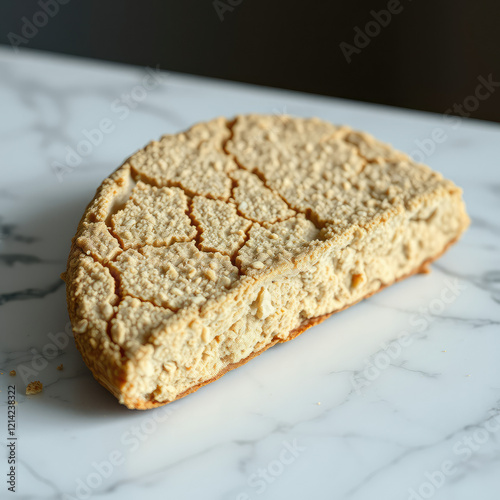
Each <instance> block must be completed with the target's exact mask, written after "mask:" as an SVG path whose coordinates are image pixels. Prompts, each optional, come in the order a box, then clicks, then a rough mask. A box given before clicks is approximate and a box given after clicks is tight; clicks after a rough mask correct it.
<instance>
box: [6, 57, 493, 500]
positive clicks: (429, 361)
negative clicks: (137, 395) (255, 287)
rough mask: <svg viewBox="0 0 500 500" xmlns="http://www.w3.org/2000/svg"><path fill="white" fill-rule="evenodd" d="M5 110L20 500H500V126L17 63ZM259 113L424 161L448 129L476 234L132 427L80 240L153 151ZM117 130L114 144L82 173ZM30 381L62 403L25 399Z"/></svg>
mask: <svg viewBox="0 0 500 500" xmlns="http://www.w3.org/2000/svg"><path fill="white" fill-rule="evenodd" d="M145 79H148V80H145ZM146 81H147V82H148V83H149V89H147V90H144V88H145V87H144V82H146ZM140 87H142V89H143V90H141V89H140ZM464 97H465V96H464ZM0 103H1V110H2V118H3V119H2V120H0V168H1V173H2V176H1V181H0V277H1V278H0V328H1V330H0V331H1V334H0V335H1V337H0V338H1V347H0V371H1V372H2V375H0V389H1V391H2V392H1V393H0V443H1V444H2V446H4V447H5V446H6V445H7V442H8V440H7V438H8V435H7V406H6V405H7V387H8V386H9V385H11V384H15V386H16V390H17V396H16V400H17V405H16V419H17V429H16V432H17V438H18V441H17V443H18V447H17V457H16V458H17V462H16V474H17V478H16V494H15V495H13V494H11V493H9V492H8V491H7V486H8V485H7V483H6V482H2V484H1V485H0V498H2V499H3V498H9V495H11V496H12V498H17V499H23V500H24V499H25V500H28V499H30V500H31V499H33V500H35V499H36V500H38V499H43V500H49V499H69V498H80V499H81V498H99V499H109V500H113V499H120V500H123V499H125V500H126V499H135V498H142V497H145V498H173V499H190V500H191V499H194V498H203V499H209V500H211V499H217V500H219V499H221V500H245V499H247V500H248V499H284V498H287V499H288V498H290V499H303V498H317V499H351V500H364V499H369V500H379V499H380V500H393V499H394V500H396V499H398V500H399V499H408V500H419V499H421V498H433V499H438V500H440V499H443V500H449V499H452V500H470V499H471V498H480V499H481V500H493V499H495V500H496V499H498V498H499V495H500V474H499V471H500V363H499V362H498V360H499V358H500V224H499V222H498V216H499V212H500V170H499V158H500V127H499V126H497V125H494V124H488V123H481V122H477V121H469V120H461V121H460V122H459V123H458V124H454V125H453V124H452V122H449V121H446V120H444V119H443V117H441V116H439V115H430V114H425V113H419V112H411V111H404V110H399V109H394V108H387V107H382V106H375V105H368V104H361V103H355V102H349V101H343V100H337V99H331V98H323V97H315V96H307V95H304V94H299V93H293V92H286V91H279V90H271V89H264V88H259V87H254V86H249V85H243V84H231V83H227V82H222V81H215V80H208V79H202V78H196V77H187V76H181V75H177V74H172V73H167V72H158V71H156V70H155V69H152V68H150V69H146V68H130V67H127V66H122V65H117V64H109V63H102V62H91V61H86V60H83V59H78V58H70V57H61V56H54V55H49V54H43V53H40V52H31V51H20V52H19V53H14V52H12V51H11V50H9V49H7V48H3V49H0ZM451 104H453V103H450V105H451ZM484 105H487V103H484ZM244 112H263V113H283V112H287V113H290V114H296V115H301V116H312V115H314V116H319V117H321V118H324V119H326V120H330V121H332V122H335V123H345V124H348V125H350V126H352V127H354V128H359V129H363V130H366V131H369V132H371V133H373V134H374V135H376V136H377V137H379V138H381V139H382V140H385V141H387V142H390V143H392V144H394V145H395V146H396V147H398V148H400V149H402V150H404V151H407V152H412V151H414V150H415V149H416V148H417V147H418V144H419V142H418V141H422V140H423V139H425V138H426V137H429V136H431V134H432V131H433V130H435V129H436V128H437V127H439V128H443V129H444V130H445V132H446V135H447V140H446V141H444V142H442V143H439V144H436V145H435V146H436V147H435V149H434V151H433V153H432V154H430V155H427V158H426V162H427V163H428V164H430V165H431V166H432V167H433V168H435V169H436V170H439V171H441V172H442V173H443V174H444V175H445V176H447V177H449V178H451V179H453V180H454V181H456V182H457V183H458V184H459V185H461V186H462V187H463V188H464V193H465V195H464V196H465V200H466V203H467V207H468V210H469V213H470V214H471V218H472V226H471V228H470V229H469V231H468V232H467V233H466V235H465V236H464V237H463V238H462V240H461V241H460V242H459V243H458V244H457V245H455V246H454V247H453V248H451V249H450V251H449V252H448V253H447V254H446V255H445V256H443V257H442V258H441V259H440V260H439V261H438V262H437V263H436V264H434V265H433V266H432V269H433V272H432V273H431V274H430V275H425V276H416V277H413V278H411V279H409V280H407V281H404V282H402V283H399V284H397V285H395V286H393V287H390V288H388V289H386V290H384V291H383V292H381V293H380V294H378V295H376V296H374V297H372V298H370V299H368V300H367V301H364V302H363V303H361V304H358V305H356V306H355V307H353V308H351V309H348V310H346V311H344V312H342V313H340V314H338V315H335V316H334V317H332V318H330V319H329V320H327V321H326V322H324V323H323V324H321V325H318V326H317V327H315V328H313V329H312V330H309V331H308V332H307V333H305V334H304V335H302V336H301V337H299V338H297V339H296V340H294V341H293V342H290V343H287V344H284V345H280V346H276V347H275V348H273V349H271V350H270V351H268V352H267V353H265V354H263V355H262V356H260V357H259V358H256V359H255V360H253V361H252V362H251V363H249V364H247V365H245V366H243V367H241V368H239V369H238V370H236V371H234V372H231V373H229V374H228V375H226V376H224V377H223V378H222V379H221V380H220V381H218V382H217V383H215V384H212V385H210V386H207V387H205V388H204V389H202V390H200V391H199V392H197V393H196V394H194V395H192V396H190V397H188V398H185V399H183V400H181V401H178V402H176V403H174V404H172V405H168V406H167V407H164V408H160V409H157V410H153V411H149V412H133V411H129V410H127V409H125V408H123V407H121V406H120V405H118V403H117V402H116V401H115V399H114V398H113V397H112V396H110V395H109V394H108V393H107V392H106V391H105V390H104V389H102V388H101V387H100V386H99V385H98V384H97V383H96V382H95V381H94V380H93V378H92V376H91V374H90V372H89V371H88V370H87V369H86V367H85V366H84V364H83V361H82V360H81V358H80V356H79V354H78V352H77V351H76V348H75V346H74V342H73V339H72V337H71V331H70V328H69V324H68V315H67V312H66V304H65V293H64V287H63V283H62V281H61V280H60V279H59V274H60V273H61V272H62V271H63V270H64V267H65V262H66V257H67V254H68V251H69V246H70V240H71V237H72V236H73V234H74V232H75V229H76V225H77V223H78V220H79V218H80V216H81V214H82V212H83V210H84V208H85V206H86V204H87V203H88V201H89V200H90V199H91V197H92V196H93V193H94V191H95V189H96V188H97V186H98V185H99V183H100V182H101V181H102V179H103V178H105V177H106V176H107V175H108V174H109V173H110V172H111V171H112V170H113V169H114V168H116V167H117V166H118V165H119V164H120V163H121V162H122V161H123V159H124V158H126V157H127V156H129V155H130V154H131V153H132V152H133V151H135V150H137V149H138V148H140V147H142V146H143V145H144V144H145V143H146V142H148V141H149V140H151V139H153V138H157V137H159V136H160V135H162V134H164V133H172V132H176V131H179V130H182V129H184V128H186V127H188V126H189V125H191V124H193V123H195V122H197V121H201V120H206V119H210V118H213V117H214V116H218V115H225V116H232V115H234V114H236V113H244ZM102 120H107V121H108V124H109V123H111V125H110V127H109V128H110V129H112V130H109V131H108V132H102V134H101V135H102V138H101V140H97V139H96V140H95V142H96V143H95V144H92V147H91V148H90V151H85V152H86V154H85V155H80V156H81V158H80V161H76V162H73V163H74V164H69V163H70V162H68V161H67V156H68V154H70V153H69V151H73V152H75V151H78V148H79V147H80V149H81V148H82V141H84V140H85V139H86V138H87V136H88V134H89V133H90V134H91V133H92V131H93V130H95V129H96V128H99V126H100V124H101V123H102ZM98 136H99V134H97V136H94V138H96V137H97V138H98ZM70 156H71V154H70ZM445 290H446V291H447V297H452V299H451V300H447V301H446V302H445V301H443V299H442V293H443V292H444V291H445ZM60 364H63V370H57V366H59V365H60ZM12 369H15V370H16V372H17V374H16V376H15V377H10V376H9V372H10V370H12ZM30 380H41V381H42V382H43V383H44V391H43V393H42V394H40V395H37V396H29V397H28V396H26V395H25V394H24V390H25V387H26V383H27V381H30ZM0 462H1V466H0V470H2V474H5V473H6V472H7V470H8V469H7V459H6V458H5V459H2V460H0ZM3 477H4V478H5V475H3Z"/></svg>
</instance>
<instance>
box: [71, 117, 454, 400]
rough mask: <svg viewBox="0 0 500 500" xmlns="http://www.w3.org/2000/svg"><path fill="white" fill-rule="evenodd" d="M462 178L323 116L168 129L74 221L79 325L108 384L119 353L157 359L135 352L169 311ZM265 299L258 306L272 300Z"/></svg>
mask: <svg viewBox="0 0 500 500" xmlns="http://www.w3.org/2000/svg"><path fill="white" fill-rule="evenodd" d="M459 191H460V190H459V189H458V188H457V187H456V186H455V185H454V184H453V183H452V182H451V181H448V180H446V179H443V177H442V176H441V175H440V174H439V173H436V172H434V171H432V170H431V169H429V168H428V167H426V166H424V165H420V164H417V163H415V162H413V161H412V160H411V159H410V158H409V157H408V156H407V155H405V154H403V153H400V152H398V151H395V150H394V149H393V148H391V147H390V146H388V145H386V144H383V143H380V142H378V141H376V140H375V139H374V138H373V137H371V136H369V135H367V134H364V133H359V132H354V131H352V130H351V129H349V128H347V127H337V126H334V125H331V124H329V123H325V122H323V121H321V120H318V119H302V118H292V117H288V116H261V115H247V116H238V117H237V118H236V119H235V120H233V121H231V122H228V121H226V120H225V119H223V118H219V119H216V120H213V121H211V122H208V123H202V124H199V125H196V126H194V127H193V128H191V129H190V130H189V131H187V132H185V133H181V134H177V135H168V136H164V137H162V138H161V139H160V140H159V141H153V142H151V143H150V144H148V145H147V146H146V147H145V148H144V149H142V150H140V151H139V152H137V153H136V154H134V155H133V156H131V157H130V158H129V159H128V160H127V161H126V162H125V164H124V165H123V166H122V167H120V168H119V169H118V170H117V171H116V172H115V173H113V174H112V175H111V176H110V177H109V178H108V179H106V180H105V181H104V182H103V184H102V185H101V187H100V188H99V190H98V191H97V194H96V196H95V198H94V200H93V201H92V202H91V203H90V204H89V206H88V208H87V211H86V212H85V215H84V217H83V219H82V221H81V223H80V226H79V228H78V233H77V235H76V237H75V239H74V242H73V247H72V251H71V254H70V258H69V261H68V271H67V283H68V304H69V310H70V316H71V319H72V321H73V325H74V329H75V332H77V333H78V332H85V333H86V335H87V340H85V343H82V345H79V347H80V349H81V350H82V353H83V355H84V358H85V359H86V361H87V363H88V364H90V365H91V366H92V367H93V370H94V373H96V372H98V373H102V374H104V375H103V378H104V382H103V383H104V384H105V385H106V383H107V384H108V385H109V388H110V390H112V391H114V392H116V380H117V379H120V377H125V376H124V375H123V373H124V372H125V371H127V370H130V369H131V368H130V366H128V365H127V363H129V364H130V363H133V364H134V370H135V371H136V372H137V374H138V375H139V376H140V375H141V374H142V375H144V374H146V375H147V373H148V370H151V366H150V363H147V362H144V363H142V364H141V360H142V359H146V358H147V357H148V356H151V352H152V351H151V350H152V349H156V350H155V351H154V352H155V353H156V354H155V356H156V355H157V353H158V351H159V347H158V346H161V342H162V336H164V335H167V334H168V333H167V332H168V331H169V325H174V324H175V322H177V323H179V322H180V321H186V322H190V323H189V324H190V325H191V326H192V325H195V324H196V321H197V319H196V318H197V317H199V316H200V315H210V314H216V312H217V310H218V306H220V304H221V303H222V302H224V301H227V300H232V299H230V297H233V298H234V300H236V298H235V297H237V296H238V295H240V294H244V293H245V290H246V289H247V287H248V286H250V284H251V283H253V282H255V280H259V279H263V277H265V276H266V277H268V278H269V276H272V275H273V274H275V273H279V272H280V269H283V268H284V267H287V266H288V268H289V267H290V266H292V267H293V266H295V267H297V266H298V267H300V266H301V265H302V264H301V262H304V263H305V262H306V261H307V259H311V258H312V257H311V256H312V255H313V254H314V252H320V251H322V249H324V248H325V247H326V246H329V247H331V246H332V245H337V246H339V247H341V246H342V245H346V243H347V242H348V241H352V240H353V238H355V235H356V234H360V232H361V233H363V232H365V233H366V231H368V230H370V228H373V227H374V226H376V225H377V224H380V223H381V222H384V221H387V220H389V219H390V218H391V217H394V216H396V215H398V214H400V213H402V212H403V211H405V210H410V209H411V208H412V207H414V206H416V205H417V204H418V205H419V207H421V208H420V209H419V217H421V218H422V220H428V219H430V218H432V217H433V213H434V208H433V206H432V203H431V202H432V201H433V200H434V199H435V198H436V197H440V196H443V195H453V194H457V193H459ZM426 207H428V210H427V211H426ZM457 221H458V219H457ZM456 223H457V224H459V223H460V222H459V221H458V222H456ZM453 231H455V232H458V229H457V228H450V234H451V232H453ZM259 301H260V302H259V303H258V304H257V305H256V307H258V317H263V315H265V314H268V312H266V311H267V309H268V303H269V300H267V298H266V297H265V295H263V296H262V297H261V298H259ZM222 316H223V315H222ZM264 317H265V316H264ZM214 321H218V319H215V320H214ZM220 321H221V322H223V321H224V317H221V318H220ZM221 324H222V323H221ZM181 330H182V329H179V328H178V329H176V330H175V329H173V330H171V332H172V331H175V332H178V333H170V335H177V334H178V335H179V336H181ZM195 330H196V328H195V327H193V326H192V328H191V330H190V331H195ZM198 333H199V335H202V336H203V335H205V334H206V331H205V330H204V329H203V328H201V327H200V329H199V332H198ZM180 339H181V337H179V346H180V347H179V348H182V345H185V343H186V339H185V338H184V337H183V338H182V342H181V340H180ZM174 340H175V339H174ZM187 342H188V344H189V339H188V340H187ZM174 343H175V342H174ZM127 359H128V361H127ZM163 369H165V370H170V369H175V368H174V367H169V366H166V367H165V366H164V367H163ZM106 373H107V375H105V374H106ZM106 381H107V382H106ZM101 382H102V380H101Z"/></svg>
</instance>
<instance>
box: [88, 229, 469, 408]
mask: <svg viewBox="0 0 500 500" xmlns="http://www.w3.org/2000/svg"><path fill="white" fill-rule="evenodd" d="M460 237H461V234H459V235H458V236H457V237H455V238H453V239H451V240H450V241H449V242H448V243H447V244H446V245H445V246H444V248H443V249H442V250H441V251H440V252H439V253H437V254H436V255H434V256H433V257H429V258H428V259H426V260H424V261H423V262H422V263H421V264H420V265H419V266H418V267H417V268H415V269H414V270H413V271H411V272H409V273H407V274H404V275H403V276H400V277H399V278H397V279H395V280H394V281H392V282H391V283H384V284H382V285H381V286H380V287H379V288H378V289H377V290H374V291H373V292H371V293H369V294H367V295H365V296H363V297H361V298H360V299H359V300H356V301H355V302H351V303H350V304H346V305H345V306H344V307H342V308H340V309H336V310H335V311H332V312H331V313H328V314H323V315H321V316H316V317H314V318H310V319H308V320H306V321H304V323H302V325H301V326H299V327H297V328H295V329H294V330H292V331H291V332H290V335H289V336H288V337H287V338H286V339H275V340H273V341H271V342H270V343H269V344H268V345H266V346H265V347H263V348H262V349H260V350H258V351H255V352H252V353H251V354H249V355H248V356H247V357H246V358H244V359H242V360H240V361H238V362H237V363H231V364H229V365H227V366H226V367H225V368H224V369H222V370H221V371H220V372H219V373H218V374H217V375H215V376H214V377H212V378H210V379H208V380H205V381H203V382H200V383H199V384H196V385H194V386H192V387H190V388H189V389H186V390H185V391H184V392H182V393H181V394H179V395H178V396H177V397H176V398H175V399H172V400H170V401H163V402H158V401H154V400H149V401H148V400H145V399H130V398H124V399H123V400H122V403H123V404H124V405H125V406H126V407H127V408H129V409H130V410H150V409H152V408H159V407H160V406H164V405H166V404H169V403H173V402H174V401H177V400H178V399H181V398H183V397H185V396H188V395H189V394H191V393H193V392H196V391H197V390H198V389H201V388H202V387H203V386H205V385H208V384H211V383H212V382H215V381H216V380H218V379H219V378H221V377H222V376H223V375H225V374H226V373H228V372H230V371H231V370H234V369H235V368H238V367H239V366H242V365H244V364H246V363H248V361H250V360H252V359H253V358H255V357H257V356H259V355H260V354H262V353H263V352H264V351H267V349H269V348H270V347H273V346H275V345H276V344H278V343H283V342H288V341H289V340H293V339H294V338H296V337H298V336H299V335H300V334H301V333H304V332H305V331H306V330H308V329H309V328H311V327H313V326H316V325H318V324H319V323H322V322H323V321H325V320H326V319H328V318H329V317H330V316H332V315H333V314H335V313H339V312H341V311H343V310H344V309H347V308H349V307H351V306H353V305H355V304H357V303H358V302H361V301H362V300H365V299H367V298H369V297H371V296H372V295H374V294H376V293H378V292H380V291H382V290H383V289H384V288H387V287H389V286H391V285H393V284H394V283H397V282H399V281H403V280H405V279H406V278H409V277H410V276H413V275H415V274H427V273H428V272H429V268H428V266H429V264H430V263H431V262H434V261H435V260H437V259H439V257H441V255H443V254H444V253H445V252H446V251H447V250H448V248H449V247H451V246H452V245H453V244H455V243H456V242H457V241H458V240H459V239H460ZM94 377H95V379H96V380H97V381H98V382H99V383H100V384H101V385H103V386H104V387H106V388H107V389H108V390H109V388H108V385H107V384H106V383H105V381H101V380H100V379H99V378H98V377H97V376H96V375H95V374H94Z"/></svg>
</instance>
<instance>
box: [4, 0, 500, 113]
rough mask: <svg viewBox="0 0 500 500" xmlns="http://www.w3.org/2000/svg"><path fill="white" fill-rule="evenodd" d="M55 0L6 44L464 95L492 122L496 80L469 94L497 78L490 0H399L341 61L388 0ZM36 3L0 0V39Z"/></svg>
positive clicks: (438, 103) (261, 78)
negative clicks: (479, 96) (34, 26)
mask: <svg viewBox="0 0 500 500" xmlns="http://www.w3.org/2000/svg"><path fill="white" fill-rule="evenodd" d="M41 1H42V3H45V2H48V4H51V3H52V4H53V3H54V2H56V1H57V0H41ZM60 1H63V0H60ZM64 1H65V2H67V3H65V4H64V5H60V4H58V7H57V6H56V7H53V9H56V8H58V9H59V12H57V14H55V15H54V16H53V17H49V18H48V21H47V23H46V25H44V26H42V27H40V28H39V29H38V33H36V35H34V36H32V37H31V38H29V39H28V38H25V40H26V42H19V41H18V42H14V43H20V47H28V48H31V49H42V50H48V51H54V52H62V53H66V54H75V55H78V56H84V57H91V58H98V59H106V60H110V61H120V62H124V63H130V64H136V65H141V66H146V65H148V66H156V65H157V64H159V65H160V67H161V68H164V69H167V70H171V71H180V72H185V73H193V74H198V75H206V76H212V77H217V78H223V79H227V80H237V81H243V82H250V83H256V84H261V85H269V86H273V87H281V88H287V89H294V90H302V91H305V92H312V93H317V94H324V95H331V96H337V97H344V98H348V99H357V100H362V101H369V102H376V103H384V104H389V105H394V106H402V107H407V108H414V109H420V110H427V111H434V112H437V113H444V112H446V111H447V110H448V109H450V108H452V107H453V106H454V105H455V104H456V105H460V106H461V105H462V104H464V103H465V104H466V105H467V107H468V108H469V111H466V109H464V111H461V110H460V108H459V107H456V108H455V110H454V113H455V114H457V113H458V114H460V113H467V114H469V113H470V116H471V117H473V118H480V119H485V120H492V121H497V122H500V87H498V88H494V89H493V90H492V91H491V92H490V94H491V95H490V96H489V97H488V98H487V99H485V100H482V101H477V100H476V99H475V98H473V97H471V96H474V94H475V90H476V87H477V85H478V83H479V81H478V78H479V77H481V76H482V77H484V78H486V79H488V75H490V74H491V75H492V76H491V77H490V78H491V79H493V80H494V81H495V82H496V81H498V82H500V2H499V1H498V0H468V1H467V0H438V1H436V0H434V1H430V0H428V1H425V0H400V2H399V5H400V7H399V8H398V11H400V12H399V13H398V14H393V15H392V19H391V20H390V22H389V23H388V25H387V26H386V27H381V28H380V33H379V34H378V35H376V36H372V37H370V38H369V39H368V40H369V43H367V44H366V46H365V47H364V48H361V49H360V50H359V51H358V52H359V53H353V54H352V60H351V62H350V63H348V62H347V60H346V58H345V57H344V55H343V53H342V50H341V48H340V44H341V43H342V42H345V43H347V44H351V45H354V37H355V28H356V27H358V28H359V29H360V30H362V31H365V26H366V24H367V23H368V22H369V21H372V20H373V15H372V13H371V11H372V10H373V11H380V10H382V9H383V10H386V9H387V8H388V5H389V3H390V2H397V0H385V1H368V0H360V1H351V2H349V1H346V0H343V1H340V0H330V1H310V2H308V1H306V0H288V1H272V0H267V1H263V0H216V1H215V2H214V1H213V0H203V1H194V0H175V1H173V0H157V1H153V0H151V1H144V0H143V1H139V0H121V1H117V0H116V1H106V0H86V1H84V0H64ZM48 4H47V8H49V7H48ZM393 5H394V4H393ZM40 11H42V8H41V4H40V3H39V1H31V0H29V1H27V0H23V1H19V0H1V3H0V35H1V36H0V40H1V43H3V44H7V45H10V44H11V42H12V39H13V38H12V36H13V35H12V34H15V35H21V36H22V29H23V25H24V23H25V20H23V17H25V18H26V19H27V20H28V21H33V20H34V16H35V15H36V13H37V12H40ZM42 12H43V11H42ZM38 19H39V20H41V21H42V22H43V16H42V17H41V18H38ZM369 29H371V30H372V31H371V33H374V32H376V31H377V26H374V25H373V23H372V25H371V27H370V28H369ZM365 43H366V40H365ZM0 77H1V75H0Z"/></svg>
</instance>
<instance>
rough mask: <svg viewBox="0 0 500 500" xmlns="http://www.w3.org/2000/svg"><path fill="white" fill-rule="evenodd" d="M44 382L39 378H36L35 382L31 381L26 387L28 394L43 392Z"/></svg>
mask: <svg viewBox="0 0 500 500" xmlns="http://www.w3.org/2000/svg"><path fill="white" fill-rule="evenodd" d="M42 389H43V384H42V383H41V382H40V381H39V380H35V381H34V382H30V383H29V384H28V386H27V387H26V394H27V395H29V394H38V393H39V392H42Z"/></svg>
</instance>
